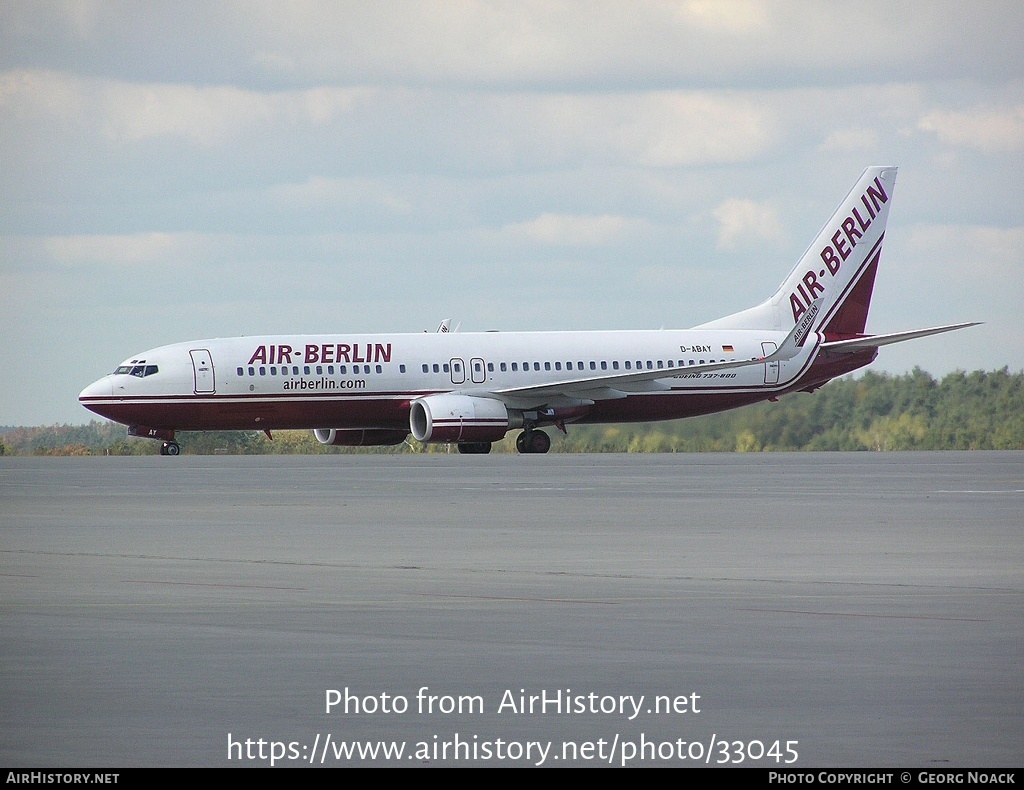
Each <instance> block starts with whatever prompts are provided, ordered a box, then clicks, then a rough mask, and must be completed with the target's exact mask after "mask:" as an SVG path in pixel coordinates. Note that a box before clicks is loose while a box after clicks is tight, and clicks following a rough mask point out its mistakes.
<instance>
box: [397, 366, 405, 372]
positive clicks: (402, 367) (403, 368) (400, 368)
mask: <svg viewBox="0 0 1024 790" xmlns="http://www.w3.org/2000/svg"><path fill="white" fill-rule="evenodd" d="M398 372H399V373H405V365H399V366H398Z"/></svg>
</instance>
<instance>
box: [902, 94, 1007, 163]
mask: <svg viewBox="0 0 1024 790" xmlns="http://www.w3.org/2000/svg"><path fill="white" fill-rule="evenodd" d="M918 128H919V129H921V130H923V131H926V132H933V133H934V134H935V135H936V136H937V137H938V138H939V140H940V141H941V142H943V143H945V144H947V145H953V146H958V147H962V148H974V149H976V150H979V151H982V152H984V153H988V154H1000V153H1004V152H1007V151H1016V150H1019V149H1020V148H1024V105H1017V106H1016V107H1007V108H1003V109H983V108H976V109H973V110H964V111H947V112H943V111H939V110H936V111H935V112H931V113H928V114H927V115H925V116H924V117H923V118H921V120H920V121H919V122H918Z"/></svg>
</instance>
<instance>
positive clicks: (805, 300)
mask: <svg viewBox="0 0 1024 790" xmlns="http://www.w3.org/2000/svg"><path fill="white" fill-rule="evenodd" d="M860 202H861V205H860V206H856V205H855V206H853V208H852V209H851V210H850V213H849V214H848V215H847V216H846V217H845V218H844V219H843V221H842V222H840V223H839V228H838V229H837V230H836V232H835V233H833V234H832V237H831V238H830V239H829V241H830V242H832V243H831V244H826V245H825V246H824V247H823V248H822V250H821V253H820V255H821V260H822V263H824V264H825V268H824V269H819V270H818V271H815V270H814V269H809V270H808V271H807V272H805V273H804V276H803V277H802V278H801V281H800V282H799V283H797V286H796V290H795V291H793V292H792V293H791V294H790V295H789V304H790V307H792V308H793V321H794V322H796V321H799V320H800V316H802V315H803V314H804V313H805V312H807V308H808V307H810V305H811V302H813V301H814V300H815V299H816V298H817V297H818V295H819V294H823V293H825V286H824V285H822V284H821V283H820V282H819V279H824V278H825V274H826V272H827V273H828V274H829V275H830V276H831V277H835V276H836V275H837V274H838V273H839V269H840V268H841V267H842V265H843V261H845V260H846V259H847V258H849V257H850V254H851V253H852V252H853V248H854V247H856V246H857V244H858V242H859V241H860V240H861V239H862V238H863V237H864V233H865V231H867V229H868V228H870V227H871V223H872V221H874V219H875V217H877V216H878V212H879V210H880V209H881V207H882V205H883V204H884V203H888V202H889V195H888V194H887V193H886V191H885V187H884V186H882V180H881V179H880V178H876V179H875V182H874V184H873V185H871V186H868V188H867V190H866V191H865V192H864V194H863V195H861V196H860ZM861 206H863V212H862V211H861Z"/></svg>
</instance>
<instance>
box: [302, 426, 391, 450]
mask: <svg viewBox="0 0 1024 790" xmlns="http://www.w3.org/2000/svg"><path fill="white" fill-rule="evenodd" d="M313 435H314V436H315V437H316V440H317V441H318V442H320V444H332V445H334V446H335V447H373V446H378V445H383V444H401V443H402V442H404V441H405V437H406V436H408V435H409V433H408V431H387V430H383V429H372V430H350V431H342V430H338V429H337V428H317V429H316V430H314V431H313Z"/></svg>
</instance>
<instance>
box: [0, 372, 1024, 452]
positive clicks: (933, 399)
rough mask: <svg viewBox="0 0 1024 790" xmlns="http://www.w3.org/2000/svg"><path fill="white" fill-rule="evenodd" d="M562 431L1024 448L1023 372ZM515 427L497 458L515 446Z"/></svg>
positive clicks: (882, 380)
mask: <svg viewBox="0 0 1024 790" xmlns="http://www.w3.org/2000/svg"><path fill="white" fill-rule="evenodd" d="M324 427H331V426H324ZM568 429H569V434H568V436H564V435H563V434H561V433H560V432H559V431H557V430H556V429H554V428H549V429H548V431H549V432H550V434H551V437H552V439H553V442H552V446H551V450H552V452H579V453H593V452H599V453H619V452H653V453H666V452H686V453H690V452H763V451H796V450H1020V449H1024V372H1018V373H1010V372H1009V370H1008V369H1007V368H1003V369H1002V370H996V371H991V372H986V371H980V370H978V371H974V372H972V373H966V372H964V371H956V372H954V373H950V374H949V375H947V376H944V377H943V378H942V379H941V380H937V379H935V378H933V377H932V376H931V375H929V374H928V373H926V372H925V371H923V370H921V369H920V368H915V369H914V370H913V371H912V372H910V373H907V374H904V375H902V376H893V375H890V374H886V373H873V372H867V373H865V374H863V375H862V376H859V377H857V378H853V377H846V378H841V379H836V380H835V381H832V382H831V383H829V384H827V385H825V386H824V387H822V388H821V389H820V390H818V391H817V392H815V393H812V394H807V393H795V394H791V395H786V396H784V397H782V398H780V399H779V401H778V402H776V403H771V402H765V403H759V404H755V405H753V406H747V407H745V408H741V409H735V410H733V411H728V412H722V413H719V414H711V415H707V416H704V417H691V418H689V419H686V420H674V421H670V422H659V423H631V424H623V425H582V426H576V425H569V426H568ZM517 433H518V431H511V432H510V433H509V435H508V437H506V439H505V440H504V441H502V442H498V443H496V444H495V445H494V450H493V451H494V452H510V453H514V452H515V451H516V450H515V436H516V434H517ZM178 441H179V443H180V444H181V449H182V452H183V453H188V454H196V455H213V454H230V455H262V454H317V453H323V454H326V453H416V452H442V453H443V452H450V451H452V450H453V449H454V448H449V447H447V446H446V445H423V444H421V443H419V442H416V441H414V440H413V439H412V437H409V439H408V440H407V441H406V442H405V443H404V444H401V445H397V446H395V447H380V448H377V447H373V448H343V447H325V446H324V445H321V444H320V443H319V442H317V441H316V439H315V438H314V437H313V435H312V432H311V431H279V432H275V433H274V438H273V441H271V440H270V439H268V438H267V436H266V435H264V434H263V433H259V432H251V431H228V432H212V433H184V432H183V433H180V434H179V435H178ZM159 449H160V443H159V442H156V441H152V440H148V439H135V438H129V437H128V436H127V434H126V431H125V428H124V426H123V425H117V424H114V423H111V422H107V421H98V420H93V421H92V422H90V423H89V424H88V425H54V426H45V427H30V428H26V427H22V428H0V455H3V454H5V453H6V454H8V455H154V454H156V453H158V452H159Z"/></svg>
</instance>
